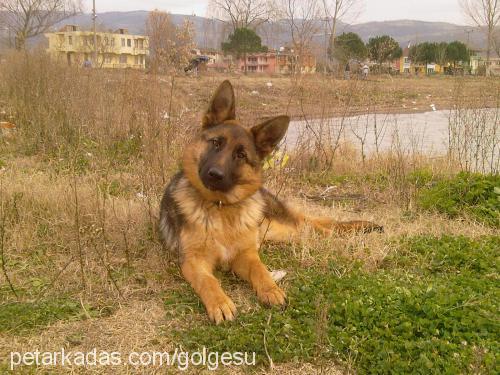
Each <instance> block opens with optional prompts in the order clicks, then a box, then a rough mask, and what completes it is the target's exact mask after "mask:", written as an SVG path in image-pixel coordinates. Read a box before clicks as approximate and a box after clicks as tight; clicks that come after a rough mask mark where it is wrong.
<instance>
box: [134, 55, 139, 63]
mask: <svg viewBox="0 0 500 375" xmlns="http://www.w3.org/2000/svg"><path fill="white" fill-rule="evenodd" d="M134 64H135V65H139V56H134Z"/></svg>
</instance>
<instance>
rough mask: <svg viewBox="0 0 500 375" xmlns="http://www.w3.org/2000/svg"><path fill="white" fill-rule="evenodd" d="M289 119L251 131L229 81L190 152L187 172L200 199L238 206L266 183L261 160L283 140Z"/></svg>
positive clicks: (212, 103)
mask: <svg viewBox="0 0 500 375" xmlns="http://www.w3.org/2000/svg"><path fill="white" fill-rule="evenodd" d="M289 122H290V118H289V117H288V116H278V117H275V118H272V119H270V120H267V121H265V122H263V123H261V124H258V125H255V126H253V127H252V128H250V129H246V128H244V127H243V126H241V124H240V123H239V122H238V121H237V120H236V111H235V98H234V90H233V87H232V86H231V83H230V82H229V81H224V82H222V84H221V85H220V86H219V88H218V89H217V91H216V92H215V94H214V96H213V98H212V100H211V101H210V105H209V107H208V110H207V112H206V113H205V115H204V116H203V121H202V131H201V133H200V134H199V136H198V137H196V139H195V140H194V141H193V142H192V143H191V144H190V145H189V146H188V147H186V149H185V152H184V159H183V168H184V173H185V174H186V176H187V178H188V179H189V181H190V182H191V183H192V184H193V185H194V186H195V187H196V189H197V190H198V191H199V192H200V193H201V195H202V196H203V197H204V198H205V199H207V200H210V201H213V202H222V203H225V204H233V203H236V202H239V201H241V200H243V199H245V198H248V197H249V196H251V195H252V194H254V193H255V192H256V191H257V190H258V189H259V188H260V187H261V185H262V178H261V170H262V161H263V159H264V158H265V157H266V156H267V155H269V154H270V153H271V152H272V151H273V149H274V148H275V147H276V146H277V144H278V143H279V142H280V141H281V139H282V138H283V136H284V135H285V133H286V131H287V129H288V123H289Z"/></svg>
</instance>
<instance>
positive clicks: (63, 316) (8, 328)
mask: <svg viewBox="0 0 500 375" xmlns="http://www.w3.org/2000/svg"><path fill="white" fill-rule="evenodd" d="M87 310H88V311H89V313H91V314H95V311H94V310H93V309H90V308H88V309H87ZM84 318H85V314H84V311H83V310H82V307H81V305H80V303H79V302H78V301H74V300H71V299H52V300H46V301H41V302H11V303H4V304H1V305H0V333H13V334H25V333H29V332H30V331H36V330H38V329H41V328H44V327H46V326H48V325H50V324H52V323H54V322H56V321H58V320H81V319H84Z"/></svg>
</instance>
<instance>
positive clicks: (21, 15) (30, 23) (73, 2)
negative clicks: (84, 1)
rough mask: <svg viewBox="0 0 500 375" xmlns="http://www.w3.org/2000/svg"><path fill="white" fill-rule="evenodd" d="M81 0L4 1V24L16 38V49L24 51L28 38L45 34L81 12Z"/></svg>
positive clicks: (0, 3) (0, 11) (0, 12)
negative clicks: (57, 24)
mask: <svg viewBox="0 0 500 375" xmlns="http://www.w3.org/2000/svg"><path fill="white" fill-rule="evenodd" d="M81 10H82V5H81V0H2V1H0V17H1V21H2V23H4V24H5V25H6V26H7V28H8V29H9V30H10V31H11V32H12V33H13V34H14V36H15V45H16V49H18V50H20V49H24V48H25V46H26V40H27V39H28V38H31V37H34V36H37V35H40V34H43V33H45V32H47V31H49V29H50V28H51V27H52V26H54V25H55V24H56V23H58V22H61V21H62V20H64V19H66V18H68V17H71V16H74V15H75V14H77V13H79V12H81Z"/></svg>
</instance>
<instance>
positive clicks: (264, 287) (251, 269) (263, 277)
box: [231, 249, 286, 305]
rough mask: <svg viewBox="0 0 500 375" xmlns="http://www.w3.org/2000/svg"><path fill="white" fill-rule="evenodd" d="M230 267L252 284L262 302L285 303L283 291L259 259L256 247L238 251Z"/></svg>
mask: <svg viewBox="0 0 500 375" xmlns="http://www.w3.org/2000/svg"><path fill="white" fill-rule="evenodd" d="M231 269H232V270H233V272H234V273H236V274H237V275H238V276H239V277H241V278H242V279H243V280H246V281H248V282H249V283H250V285H252V288H253V289H254V290H255V292H256V293H257V297H258V298H259V300H260V301H261V302H262V303H264V304H266V305H284V304H285V301H286V295H285V292H284V291H283V290H281V288H280V287H278V286H277V285H276V283H275V282H274V280H273V279H272V277H271V274H270V273H269V271H268V270H267V268H266V266H265V265H264V264H263V263H262V261H261V260H260V257H259V254H258V252H257V249H251V250H246V251H242V252H241V253H239V254H238V255H237V256H236V258H235V259H234V260H233V262H232V264H231Z"/></svg>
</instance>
